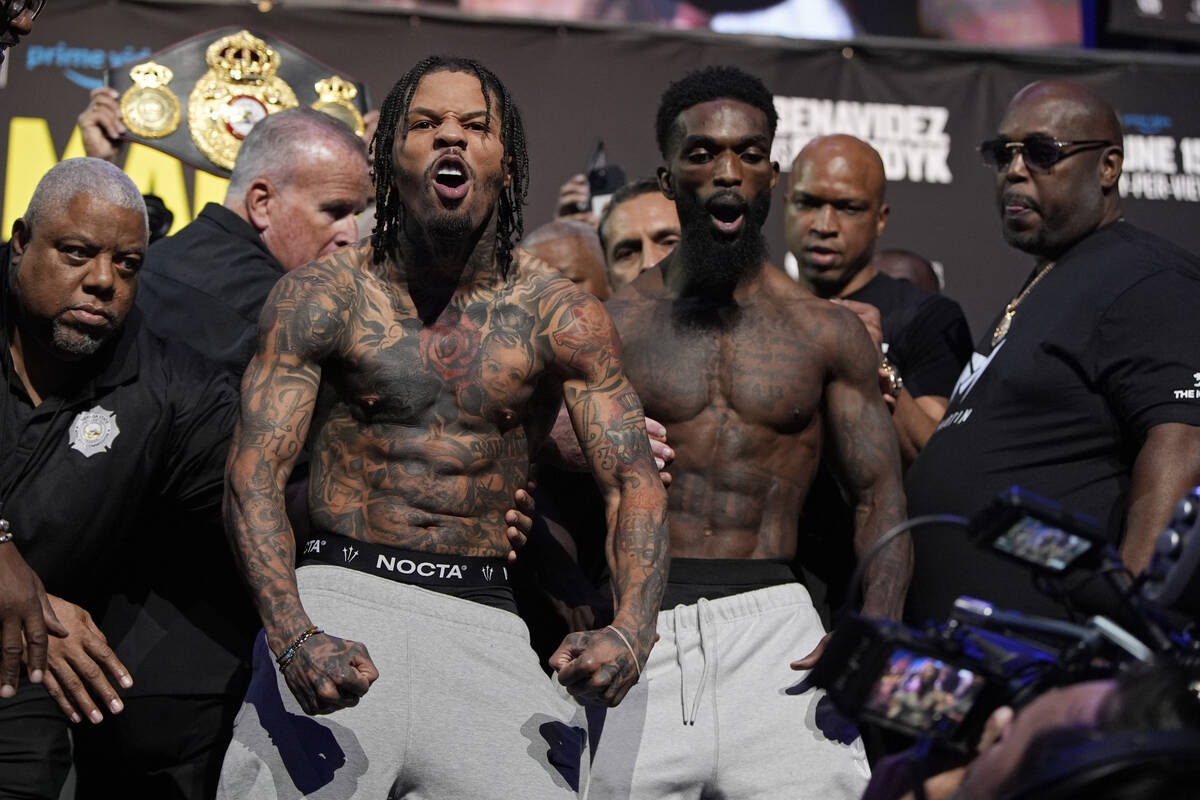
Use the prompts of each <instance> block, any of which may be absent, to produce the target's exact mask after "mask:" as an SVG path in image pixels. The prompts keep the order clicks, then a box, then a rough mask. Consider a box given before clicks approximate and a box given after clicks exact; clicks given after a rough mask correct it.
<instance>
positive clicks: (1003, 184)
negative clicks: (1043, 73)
mask: <svg viewBox="0 0 1200 800" xmlns="http://www.w3.org/2000/svg"><path fill="white" fill-rule="evenodd" d="M1121 141H1122V134H1121V124H1120V122H1119V121H1118V119H1117V116H1116V114H1115V113H1114V112H1113V109H1112V107H1111V106H1109V105H1108V103H1106V102H1105V101H1104V100H1103V99H1102V98H1100V97H1098V96H1097V95H1096V94H1094V93H1093V92H1092V91H1091V90H1089V89H1087V88H1085V87H1083V86H1081V85H1079V84H1075V83H1071V82H1068V81H1044V82H1038V83H1034V84H1031V85H1029V86H1027V87H1025V88H1024V89H1022V90H1021V91H1020V92H1018V93H1017V95H1016V97H1014V98H1013V100H1012V102H1011V103H1010V104H1009V106H1008V110H1007V112H1006V113H1005V115H1004V118H1003V119H1002V120H1001V122H1000V125H999V128H998V132H997V137H996V138H994V139H991V140H989V141H987V142H985V143H984V144H983V145H982V146H981V148H980V150H981V153H982V155H983V157H984V160H985V161H986V162H987V163H989V164H990V165H991V166H992V167H993V171H994V177H995V187H996V200H997V205H998V206H999V210H1000V217H1001V222H1002V225H1003V233H1004V238H1005V240H1006V241H1007V242H1008V243H1009V244H1010V245H1012V246H1013V247H1015V248H1017V249H1018V250H1021V251H1022V252H1025V253H1028V254H1029V255H1031V256H1033V257H1034V259H1035V262H1034V269H1033V271H1032V272H1030V273H1029V276H1028V278H1027V279H1026V281H1025V285H1024V287H1023V288H1022V289H1021V290H1020V291H1019V292H1018V293H1017V294H1016V295H1015V296H1014V297H1013V299H1012V300H1011V301H1010V302H1009V303H1008V305H1007V306H1006V308H1005V309H1004V310H1003V312H1002V313H1001V314H1000V315H999V316H998V317H997V318H996V320H995V322H994V323H993V324H992V325H991V326H990V327H989V328H988V329H987V330H986V331H984V333H983V335H982V336H981V337H980V340H979V342H978V343H977V344H976V352H975V353H974V354H973V355H972V356H971V362H970V364H969V365H968V366H967V368H965V369H964V370H963V373H962V375H961V376H960V377H959V379H958V383H957V385H956V386H955V387H954V391H953V393H952V394H951V396H950V405H949V407H948V408H947V410H946V415H945V417H944V418H943V420H942V422H941V424H940V425H939V426H938V429H937V431H936V432H935V433H934V434H933V436H932V437H931V438H930V440H929V442H928V443H927V445H926V447H925V449H924V450H923V451H922V453H921V455H920V456H919V457H918V458H917V460H916V462H915V463H914V464H913V465H912V467H911V468H910V469H909V471H908V474H907V477H906V489H907V492H908V498H909V506H908V508H909V512H910V513H911V514H912V515H914V516H915V515H918V514H929V513H952V514H961V515H967V516H969V515H972V514H974V513H975V512H977V511H979V510H980V509H981V508H983V507H984V506H985V505H987V504H988V502H989V501H990V500H991V499H992V497H994V496H995V495H996V493H998V492H1000V491H1002V490H1004V489H1005V488H1007V487H1008V486H1010V485H1012V484H1018V485H1020V486H1022V487H1024V488H1026V489H1028V490H1030V491H1033V492H1035V493H1037V494H1039V495H1042V496H1043V497H1047V498H1049V499H1051V500H1053V501H1056V502H1058V503H1060V504H1061V505H1062V506H1064V507H1065V508H1067V509H1070V510H1072V511H1076V512H1080V513H1083V514H1087V515H1089V516H1091V517H1093V518H1094V519H1096V520H1097V521H1098V522H1099V524H1100V525H1101V527H1102V528H1104V529H1105V530H1106V532H1107V534H1108V536H1109V538H1110V540H1111V541H1112V542H1113V543H1114V544H1118V545H1119V546H1120V552H1121V555H1122V557H1123V558H1124V560H1125V562H1126V564H1127V565H1128V566H1129V568H1130V569H1131V570H1133V571H1134V572H1135V573H1136V572H1139V571H1140V570H1142V569H1143V568H1145V566H1146V565H1147V563H1148V562H1149V560H1150V555H1151V553H1152V552H1153V548H1154V542H1155V539H1156V537H1157V535H1158V533H1159V532H1160V531H1161V530H1162V529H1163V527H1164V526H1165V525H1166V523H1167V521H1168V520H1169V518H1170V514H1171V509H1172V507H1173V506H1174V505H1175V503H1176V502H1177V501H1178V500H1179V498H1180V496H1182V494H1183V493H1184V492H1185V491H1186V490H1187V489H1188V488H1190V487H1192V486H1195V485H1196V484H1197V483H1198V482H1200V393H1198V392H1197V391H1196V386H1197V379H1198V377H1200V352H1198V351H1197V348H1196V345H1195V336H1194V335H1188V333H1186V326H1187V323H1188V321H1190V320H1192V319H1194V318H1195V314H1196V309H1197V308H1198V307H1200V260H1198V259H1197V258H1196V257H1195V256H1194V255H1192V254H1190V253H1187V252H1185V251H1183V250H1181V249H1180V248H1178V247H1176V246H1175V245H1173V244H1171V243H1170V242H1168V241H1166V240H1164V239H1161V238H1159V237H1158V236H1155V235H1153V234H1150V233H1147V232H1146V231H1143V230H1140V229H1138V228H1136V227H1134V226H1133V225H1130V224H1129V223H1128V222H1125V221H1124V220H1123V218H1122V215H1121V201H1120V196H1119V194H1118V181H1119V179H1120V177H1121V166H1122V159H1123V151H1122V144H1121ZM1172 322H1173V323H1175V324H1171V323H1172ZM914 547H915V548H916V558H915V572H914V575H913V582H912V587H911V589H910V591H909V597H908V599H909V609H908V614H909V616H910V618H911V619H913V620H914V621H918V622H919V621H923V620H927V619H937V620H944V619H945V618H946V617H947V615H948V614H949V611H950V608H951V604H952V603H953V601H954V598H955V597H957V596H959V595H963V594H967V595H971V596H973V597H979V598H982V599H984V600H988V601H990V602H993V603H996V604H998V605H1000V606H1003V607H1008V608H1015V609H1017V610H1020V611H1026V612H1032V613H1042V614H1053V615H1062V614H1063V613H1064V611H1063V607H1062V605H1061V604H1060V603H1057V602H1053V601H1051V600H1050V599H1049V598H1047V597H1046V596H1044V595H1043V594H1041V593H1040V592H1039V591H1037V590H1036V589H1035V588H1034V587H1033V585H1032V580H1031V575H1030V571H1029V570H1027V569H1024V568H1022V567H1020V566H1019V565H1016V564H1010V563H1009V562H1007V561H1004V560H1003V559H1000V558H997V557H995V556H992V555H990V554H988V553H987V552H984V551H983V550H980V549H978V548H974V547H972V546H971V545H970V544H969V543H968V542H967V541H966V537H965V536H963V535H961V533H957V532H951V531H945V532H941V531H929V532H927V533H921V534H918V535H917V536H915V537H914ZM1092 584H1093V585H1094V584H1095V582H1094V581H1093V582H1092Z"/></svg>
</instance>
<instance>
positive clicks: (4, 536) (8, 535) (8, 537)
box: [0, 532, 13, 544]
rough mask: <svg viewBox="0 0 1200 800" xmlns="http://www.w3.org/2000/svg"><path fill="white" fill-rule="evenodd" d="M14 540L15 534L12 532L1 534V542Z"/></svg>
mask: <svg viewBox="0 0 1200 800" xmlns="http://www.w3.org/2000/svg"><path fill="white" fill-rule="evenodd" d="M12 540H13V536H12V533H11V532H8V533H4V534H0V544H4V543H5V542H11V541H12Z"/></svg>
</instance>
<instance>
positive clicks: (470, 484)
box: [309, 244, 562, 556]
mask: <svg viewBox="0 0 1200 800" xmlns="http://www.w3.org/2000/svg"><path fill="white" fill-rule="evenodd" d="M344 252H346V253H347V257H346V259H345V260H344V262H343V263H342V265H341V269H342V270H343V271H344V273H345V274H344V275H341V276H339V281H341V282H344V283H345V282H348V283H347V285H348V286H349V289H348V290H347V291H345V292H344V293H343V294H344V299H345V301H346V305H347V307H346V309H345V312H344V313H343V314H342V315H341V319H340V320H339V321H338V322H337V323H331V324H340V330H339V331H338V332H337V336H336V344H335V345H334V347H333V348H332V350H331V352H330V353H328V354H327V355H326V356H325V357H324V358H323V359H321V360H320V361H319V365H320V368H321V381H322V394H321V397H322V400H321V402H320V403H319V404H318V410H317V414H316V417H315V419H314V423H313V424H314V426H315V430H316V435H315V437H314V440H313V441H314V448H313V449H314V454H313V464H312V477H311V481H310V486H309V503H310V513H311V515H312V523H313V528H314V531H316V532H320V531H327V532H332V533H337V534H341V535H343V536H350V537H353V538H359V539H365V540H368V541H372V542H376V543H380V544H386V545H391V546H396V547H404V548H408V549H414V550H422V551H426V552H442V553H447V552H451V553H459V554H464V555H484V556H500V555H504V554H506V553H507V552H508V550H509V544H508V542H507V540H506V538H505V535H504V529H505V522H504V513H505V510H506V509H508V508H511V507H512V502H513V493H514V492H515V491H516V489H517V488H520V487H523V486H524V485H525V482H526V478H527V474H528V470H529V460H530V442H531V440H536V439H538V438H539V437H540V436H541V435H542V433H543V432H544V431H545V430H546V429H547V426H548V425H549V424H550V423H551V422H552V420H553V416H554V414H555V412H556V410H557V404H558V384H557V381H556V380H555V378H554V376H552V375H548V374H547V370H548V368H549V367H552V366H553V364H552V362H553V353H552V351H551V350H550V348H549V346H548V344H547V333H548V332H547V331H546V330H545V328H546V325H547V320H546V319H544V318H543V309H544V308H546V305H547V303H546V301H547V297H548V295H550V294H553V293H554V290H555V289H556V288H557V289H561V286H562V284H561V281H558V280H557V279H555V278H553V277H551V275H550V273H548V272H545V271H543V270H542V269H541V268H540V267H539V266H536V262H532V260H531V259H526V258H521V259H520V261H519V264H518V263H514V265H513V267H512V268H511V270H510V277H509V279H508V280H507V281H504V282H501V283H500V285H498V286H483V287H475V288H472V289H470V290H469V291H463V289H462V288H459V289H456V290H455V291H454V292H453V294H452V295H449V297H448V298H447V297H446V296H442V297H441V298H436V299H434V300H432V301H430V302H426V300H425V298H421V303H420V306H421V307H420V308H419V309H418V304H417V303H415V302H414V299H413V296H414V293H413V292H412V291H411V289H410V287H409V286H408V285H406V284H405V283H403V282H402V281H397V280H395V279H394V276H393V279H391V280H389V279H387V278H385V277H384V276H382V275H381V272H383V270H382V268H381V267H372V266H371V265H370V256H371V250H370V248H369V246H367V245H365V244H364V245H361V246H360V247H359V248H357V249H354V248H352V249H350V250H347V251H344ZM351 259H353V260H354V261H355V262H356V263H350V260H351ZM518 271H519V272H520V274H521V280H519V281H518V280H515V279H514V277H513V276H512V275H511V273H516V272H518ZM418 297H420V296H419V295H418ZM447 300H448V302H447ZM323 323H325V320H314V321H313V324H323Z"/></svg>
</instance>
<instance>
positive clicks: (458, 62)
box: [371, 56, 529, 276]
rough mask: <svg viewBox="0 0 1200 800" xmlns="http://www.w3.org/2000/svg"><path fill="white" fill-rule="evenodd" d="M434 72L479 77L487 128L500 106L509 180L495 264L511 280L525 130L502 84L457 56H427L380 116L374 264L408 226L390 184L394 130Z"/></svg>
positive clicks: (523, 188)
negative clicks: (426, 77) (494, 101)
mask: <svg viewBox="0 0 1200 800" xmlns="http://www.w3.org/2000/svg"><path fill="white" fill-rule="evenodd" d="M434 72H465V73H468V74H473V75H474V76H475V77H476V78H478V79H479V86H480V88H481V89H483V99H484V103H485V104H486V105H485V106H484V108H485V110H486V113H487V117H486V119H487V122H488V124H489V125H490V124H491V121H492V112H493V106H492V98H493V96H494V97H495V98H496V100H497V101H498V102H499V104H500V107H499V109H498V110H499V113H500V141H501V143H503V145H504V155H505V160H506V164H505V169H506V170H507V171H508V174H509V176H510V180H509V182H508V186H507V187H506V188H505V189H504V190H503V191H502V192H501V194H500V207H499V208H498V209H497V212H496V261H497V263H498V264H499V266H500V273H501V274H502V275H504V276H507V275H508V268H509V266H510V265H511V264H512V251H513V247H514V246H515V244H516V242H517V241H519V240H520V238H521V236H522V235H523V234H524V232H525V219H524V214H523V212H522V206H524V205H525V197H526V195H527V194H528V191H529V154H528V152H527V151H526V145H525V126H524V124H522V122H521V113H520V112H519V111H518V110H517V106H516V103H514V102H513V99H512V95H511V94H509V92H508V88H507V87H505V85H504V84H503V83H501V82H500V79H499V78H497V77H496V76H495V74H493V73H492V71H491V70H489V69H488V68H487V67H485V66H483V65H482V64H480V63H479V62H478V61H475V60H474V59H470V58H459V57H456V56H429V57H427V58H424V59H422V60H421V61H419V62H417V64H416V65H415V66H414V67H413V68H412V69H410V70H409V71H408V72H406V73H405V74H404V77H402V78H401V79H400V80H398V81H396V85H395V86H393V87H392V91H391V92H389V93H388V96H387V99H386V100H384V101H383V108H381V109H380V111H379V127H378V129H376V132H375V140H374V142H373V144H372V147H374V148H375V174H374V176H373V177H374V178H375V230H374V232H373V233H372V234H371V244H372V245H373V246H374V248H375V256H374V260H375V263H376V264H379V263H382V261H383V260H384V259H385V258H386V257H387V254H388V253H390V252H392V251H393V250H394V249H395V247H396V245H397V244H398V242H399V237H400V230H401V228H402V227H403V224H404V206H403V205H402V204H401V203H400V197H399V193H398V192H397V191H396V188H395V186H393V185H392V175H393V172H392V169H393V165H392V146H393V145H394V143H395V141H396V129H397V128H398V127H400V126H401V124H402V123H403V122H404V120H405V118H407V116H408V109H409V106H410V105H411V104H412V98H413V94H414V93H415V92H416V91H417V84H419V83H420V82H421V79H422V78H424V77H425V76H426V75H429V74H431V73H434ZM400 135H401V139H402V140H403V137H404V136H407V129H405V130H403V131H402V132H401V134H400Z"/></svg>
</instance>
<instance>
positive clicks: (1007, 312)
mask: <svg viewBox="0 0 1200 800" xmlns="http://www.w3.org/2000/svg"><path fill="white" fill-rule="evenodd" d="M1055 263H1056V262H1054V261H1051V262H1050V263H1049V264H1047V265H1046V266H1045V267H1043V268H1042V271H1041V272H1039V273H1038V274H1037V275H1035V276H1033V280H1031V281H1030V282H1029V285H1028V286H1026V287H1025V288H1024V289H1022V290H1021V293H1020V294H1019V295H1017V296H1016V297H1014V298H1013V299H1012V300H1010V301H1009V303H1008V305H1006V306H1005V307H1004V315H1003V316H1002V317H1000V322H998V323H997V324H996V330H994V331H992V347H995V346H996V345H998V344H1000V340H1001V339H1003V338H1004V337H1005V336H1007V335H1008V329H1009V328H1010V327H1012V321H1013V317H1014V316H1016V313H1017V306H1019V305H1021V301H1022V300H1024V299H1025V296H1026V295H1027V294H1029V293H1030V292H1031V291H1033V287H1035V286H1037V285H1038V281H1040V280H1041V279H1042V278H1043V277H1044V276H1045V275H1046V273H1048V272H1049V271H1050V270H1052V269H1053V268H1054V264H1055Z"/></svg>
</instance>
